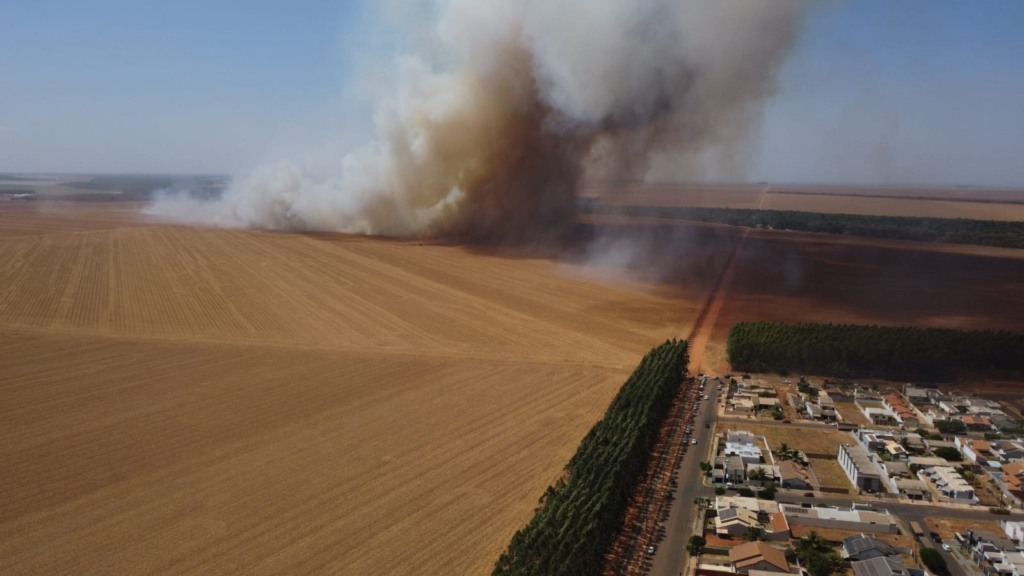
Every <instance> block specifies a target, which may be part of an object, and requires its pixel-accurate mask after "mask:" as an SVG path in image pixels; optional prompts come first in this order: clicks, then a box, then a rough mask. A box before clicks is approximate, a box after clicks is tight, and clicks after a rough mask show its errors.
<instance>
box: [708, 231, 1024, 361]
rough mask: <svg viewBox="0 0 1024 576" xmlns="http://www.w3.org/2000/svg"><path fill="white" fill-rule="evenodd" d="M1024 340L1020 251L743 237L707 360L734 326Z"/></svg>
mask: <svg viewBox="0 0 1024 576" xmlns="http://www.w3.org/2000/svg"><path fill="white" fill-rule="evenodd" d="M745 320H751V321H756V320H769V321H781V322H794V321H807V322H826V323H828V322H834V323H853V324H879V325H890V326H891V325H903V326H926V327H938V328H961V329H992V330H1010V331H1014V332H1022V331H1024V250H1013V249H1007V248H982V247H975V246H955V245H944V244H924V243H916V242H908V241H881V240H875V239H860V238H842V237H830V236H825V235H820V234H808V233H796V232H774V231H751V232H750V233H749V234H748V236H747V237H746V240H745V242H744V244H743V246H742V248H741V249H740V251H739V254H738V256H737V263H736V275H735V279H734V281H733V283H732V284H731V285H730V286H729V287H728V294H727V298H726V304H725V306H724V307H723V309H722V311H721V312H720V314H719V315H718V318H717V321H716V323H715V327H714V332H713V334H712V345H711V346H710V347H709V352H708V358H709V359H710V361H712V362H714V363H715V365H716V366H717V367H718V369H719V370H728V365H727V363H726V361H725V360H726V359H725V338H726V335H727V334H728V331H729V329H730V328H731V327H732V325H733V324H735V323H736V322H741V321H745Z"/></svg>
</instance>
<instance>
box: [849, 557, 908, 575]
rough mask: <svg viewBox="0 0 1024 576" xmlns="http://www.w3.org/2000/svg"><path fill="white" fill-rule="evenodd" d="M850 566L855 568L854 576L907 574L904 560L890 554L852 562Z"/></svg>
mask: <svg viewBox="0 0 1024 576" xmlns="http://www.w3.org/2000/svg"><path fill="white" fill-rule="evenodd" d="M850 568H853V574H854V576H897V575H902V574H906V572H905V569H904V568H903V562H901V561H900V560H899V559H897V558H893V557H889V556H878V557H877V558H869V559H867V560H860V561H857V562H851V563H850Z"/></svg>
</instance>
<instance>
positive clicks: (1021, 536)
mask: <svg viewBox="0 0 1024 576" xmlns="http://www.w3.org/2000/svg"><path fill="white" fill-rule="evenodd" d="M999 527H1000V528H1002V529H1003V532H1006V537H1007V538H1009V539H1010V540H1013V542H1014V544H1016V545H1017V546H1018V547H1020V546H1022V545H1024V522H1021V521H1019V520H1002V521H1000V522H999Z"/></svg>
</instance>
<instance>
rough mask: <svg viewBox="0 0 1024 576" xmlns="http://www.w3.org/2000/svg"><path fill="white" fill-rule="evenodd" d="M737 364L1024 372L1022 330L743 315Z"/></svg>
mask: <svg viewBox="0 0 1024 576" xmlns="http://www.w3.org/2000/svg"><path fill="white" fill-rule="evenodd" d="M727 346H728V354H729V362H730V363H731V364H732V367H733V369H735V370H743V371H749V372H799V373H804V374H821V375H831V376H839V377H847V378H865V377H875V378H885V379H891V380H930V381H948V380H952V379H955V378H957V377H960V376H965V375H970V374H977V373H1001V374H1005V375H1021V374H1024V335H1022V334H1014V333H1011V332H994V331H964V330H949V329H940V328H902V327H884V326H857V325H850V324H784V323H777V322H741V323H739V324H736V325H735V326H733V327H732V330H730V331H729V337H728V342H727Z"/></svg>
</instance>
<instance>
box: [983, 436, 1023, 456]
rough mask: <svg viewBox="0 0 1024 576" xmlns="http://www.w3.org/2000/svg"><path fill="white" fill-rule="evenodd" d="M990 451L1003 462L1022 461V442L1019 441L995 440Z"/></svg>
mask: <svg viewBox="0 0 1024 576" xmlns="http://www.w3.org/2000/svg"><path fill="white" fill-rule="evenodd" d="M991 444H992V451H993V452H994V453H995V454H996V455H997V456H999V457H1000V458H1001V459H1003V460H1024V442H1021V441H1020V440H996V441H995V442H992V443H991Z"/></svg>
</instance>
